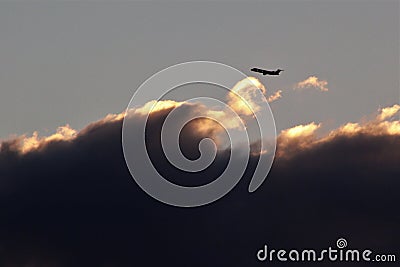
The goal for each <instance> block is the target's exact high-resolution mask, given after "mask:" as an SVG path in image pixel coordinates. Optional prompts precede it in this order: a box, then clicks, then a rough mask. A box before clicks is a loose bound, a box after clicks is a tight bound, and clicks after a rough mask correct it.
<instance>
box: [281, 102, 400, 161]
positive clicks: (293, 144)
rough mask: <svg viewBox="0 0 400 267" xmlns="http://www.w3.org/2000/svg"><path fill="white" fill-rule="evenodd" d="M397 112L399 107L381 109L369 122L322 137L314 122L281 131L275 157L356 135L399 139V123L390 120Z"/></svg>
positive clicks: (359, 123)
mask: <svg viewBox="0 0 400 267" xmlns="http://www.w3.org/2000/svg"><path fill="white" fill-rule="evenodd" d="M399 111H400V106H399V105H393V106H391V107H386V108H383V109H381V110H380V112H379V114H378V115H377V116H376V117H374V118H373V119H371V120H369V121H363V122H349V123H345V124H344V125H342V126H340V127H339V128H337V129H334V130H331V131H330V132H329V133H328V134H327V135H325V136H322V137H318V136H317V135H316V130H317V129H319V128H320V127H321V124H316V123H314V122H312V123H310V124H306V125H298V126H295V127H293V128H290V129H286V130H283V131H282V132H281V133H280V135H279V136H278V149H277V154H276V155H277V156H278V157H290V156H291V155H292V154H294V153H297V152H299V151H303V150H306V149H309V148H311V147H314V146H316V145H321V144H324V143H328V142H332V141H333V140H335V139H337V138H343V137H345V138H351V137H355V136H358V135H365V136H399V137H400V121H399V120H390V119H392V118H393V116H394V115H396V113H398V112H399Z"/></svg>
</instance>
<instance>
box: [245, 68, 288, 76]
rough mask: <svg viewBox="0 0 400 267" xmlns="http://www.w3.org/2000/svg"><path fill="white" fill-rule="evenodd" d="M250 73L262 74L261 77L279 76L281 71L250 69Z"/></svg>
mask: <svg viewBox="0 0 400 267" xmlns="http://www.w3.org/2000/svg"><path fill="white" fill-rule="evenodd" d="M251 71H254V72H259V73H262V74H263V75H267V74H268V75H279V73H280V72H281V71H283V70H281V69H277V70H263V69H259V68H252V69H251Z"/></svg>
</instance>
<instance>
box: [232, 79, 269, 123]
mask: <svg viewBox="0 0 400 267" xmlns="http://www.w3.org/2000/svg"><path fill="white" fill-rule="evenodd" d="M260 91H261V92H260ZM266 92H267V90H266V88H265V86H264V85H263V84H262V83H261V82H260V81H259V80H257V79H256V78H254V77H247V78H245V79H243V80H241V81H239V82H238V83H237V84H235V86H234V87H233V88H232V90H231V91H230V92H229V94H228V105H229V106H230V107H231V108H232V109H233V110H234V111H235V112H237V113H238V114H239V115H244V116H251V115H253V112H254V113H255V112H258V111H259V110H260V109H261V106H262V103H263V102H264V99H265V98H264V97H263V95H264V94H265V93H266Z"/></svg>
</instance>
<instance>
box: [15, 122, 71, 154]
mask: <svg viewBox="0 0 400 267" xmlns="http://www.w3.org/2000/svg"><path fill="white" fill-rule="evenodd" d="M76 134H77V131H76V130H74V129H72V128H71V127H70V126H69V125H68V124H67V125H65V126H61V127H58V129H57V131H56V133H55V134H52V135H50V136H47V137H39V134H38V132H37V131H35V132H33V134H32V136H30V137H26V136H21V137H20V138H19V146H20V147H19V149H20V151H21V152H22V153H23V154H24V153H28V152H30V151H32V150H36V149H39V148H40V147H41V146H42V145H44V144H47V143H49V142H54V141H68V140H72V139H74V138H75V136H76Z"/></svg>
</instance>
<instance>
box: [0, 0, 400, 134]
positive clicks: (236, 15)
mask: <svg viewBox="0 0 400 267" xmlns="http://www.w3.org/2000/svg"><path fill="white" fill-rule="evenodd" d="M190 60H211V61H217V62H221V63H225V64H228V65H231V66H233V67H235V68H237V69H239V70H241V71H243V72H245V73H247V74H249V75H250V74H251V75H254V76H256V77H258V78H259V79H260V80H261V81H262V82H263V83H264V84H265V85H266V87H267V89H268V90H270V92H271V93H272V92H274V91H276V90H279V89H281V90H283V97H282V99H280V100H278V101H276V102H274V103H272V104H271V108H272V110H273V112H274V116H275V120H276V124H277V129H278V130H281V129H284V128H288V127H291V126H293V125H296V124H300V123H308V122H311V121H316V122H325V123H326V124H327V126H328V127H332V128H333V127H336V126H337V125H338V124H342V123H344V122H347V121H358V120H359V119H360V118H361V117H363V116H365V115H366V114H371V113H373V112H375V111H376V110H377V109H378V108H379V107H384V106H389V105H392V104H394V103H398V102H399V80H398V75H399V2H398V1H390V2H383V1H379V2H378V1H375V2H371V3H365V2H352V3H344V2H338V1H334V2H324V3H316V2H311V1H301V2H296V3H291V2H284V3H282V2H279V3H278V2H275V3H274V2H268V3H256V2H254V3H248V2H247V1H246V3H233V4H232V3H227V2H218V3H210V2H209V3H182V2H176V3H169V4H160V3H143V2H129V3H126V2H125V3H93V2H92V3H90V2H87V3H71V2H59V3H50V2H46V1H41V2H37V3H34V4H32V3H30V4H29V3H12V2H8V3H5V2H2V3H0V88H1V89H0V92H1V94H0V121H1V122H2V127H1V128H0V138H7V137H8V136H9V135H10V134H23V133H28V134H30V133H32V131H34V130H39V132H40V134H47V132H46V131H49V132H53V131H54V130H55V128H56V127H57V126H60V125H65V124H66V123H69V124H70V125H71V127H73V128H76V129H81V128H83V127H84V126H85V125H86V124H88V123H89V122H92V121H93V120H96V119H99V118H101V117H103V116H104V115H106V114H108V113H118V112H121V111H123V110H124V109H125V108H126V106H127V104H128V102H129V99H130V97H131V96H132V94H133V92H134V91H135V89H136V88H137V87H138V86H139V85H140V84H141V83H142V82H143V81H144V80H146V79H147V78H148V77H150V76H151V75H152V74H154V73H155V72H157V71H160V70H162V69H163V68H165V67H168V66H170V65H173V64H176V63H181V62H186V61H190ZM255 66H257V67H265V68H270V69H275V68H278V67H279V68H283V69H285V70H286V71H285V72H284V73H283V74H282V75H281V76H279V77H265V76H260V75H257V74H253V73H251V72H250V71H249V69H250V68H251V67H255ZM310 75H316V76H318V77H319V78H320V79H323V80H327V81H328V88H329V92H319V91H317V90H308V91H303V92H297V91H296V92H295V91H293V89H292V88H293V85H294V84H295V83H297V82H299V81H301V80H304V79H306V78H307V77H308V76H310Z"/></svg>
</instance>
